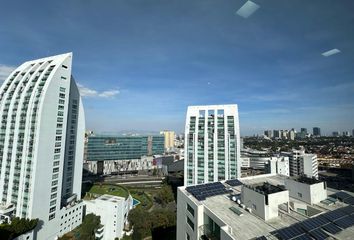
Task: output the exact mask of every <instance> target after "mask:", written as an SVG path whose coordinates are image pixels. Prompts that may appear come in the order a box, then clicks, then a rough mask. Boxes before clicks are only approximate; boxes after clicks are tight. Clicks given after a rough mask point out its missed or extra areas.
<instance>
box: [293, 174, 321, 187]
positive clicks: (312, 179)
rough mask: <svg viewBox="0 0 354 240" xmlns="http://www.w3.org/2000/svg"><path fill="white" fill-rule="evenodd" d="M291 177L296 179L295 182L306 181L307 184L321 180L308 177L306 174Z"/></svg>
mask: <svg viewBox="0 0 354 240" xmlns="http://www.w3.org/2000/svg"><path fill="white" fill-rule="evenodd" d="M292 179H293V180H295V181H297V182H301V183H306V184H309V185H312V184H316V183H320V182H322V181H320V180H317V179H316V178H308V177H306V176H300V177H296V178H292Z"/></svg>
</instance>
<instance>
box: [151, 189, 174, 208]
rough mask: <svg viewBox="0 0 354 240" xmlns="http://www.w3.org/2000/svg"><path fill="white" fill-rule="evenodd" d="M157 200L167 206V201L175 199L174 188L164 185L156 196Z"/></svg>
mask: <svg viewBox="0 0 354 240" xmlns="http://www.w3.org/2000/svg"><path fill="white" fill-rule="evenodd" d="M155 200H156V202H158V203H160V204H161V205H163V206H165V205H166V204H167V203H169V202H172V201H173V200H174V197H173V192H172V188H171V187H170V186H169V185H164V186H163V187H162V188H161V189H160V190H159V191H158V192H157V194H156V196H155Z"/></svg>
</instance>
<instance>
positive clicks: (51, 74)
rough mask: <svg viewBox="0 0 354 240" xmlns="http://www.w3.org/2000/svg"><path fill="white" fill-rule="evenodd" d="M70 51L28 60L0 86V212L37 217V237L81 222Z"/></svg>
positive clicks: (79, 127)
mask: <svg viewBox="0 0 354 240" xmlns="http://www.w3.org/2000/svg"><path fill="white" fill-rule="evenodd" d="M71 65H72V54H71V53H67V54H62V55H57V56H53V57H47V58H42V59H38V60H33V61H28V62H25V63H23V64H22V65H21V66H19V67H18V68H17V69H15V70H14V71H13V72H12V73H11V74H10V76H9V77H8V78H7V79H6V80H5V82H4V83H3V84H2V86H1V88H0V119H1V122H0V206H1V207H0V216H1V217H2V218H6V217H8V218H10V219H11V217H13V216H17V217H21V218H30V219H34V218H39V220H40V223H41V224H40V226H37V228H36V229H35V233H34V238H35V239H40V240H42V239H55V238H56V237H57V236H61V235H63V234H64V233H66V232H68V231H70V230H71V229H73V228H74V227H76V226H78V225H79V224H81V222H82V212H83V206H82V202H80V196H81V180H82V162H83V150H84V129H85V117H84V111H83V106H82V101H81V98H80V93H79V90H78V88H77V85H76V83H75V81H74V79H73V77H72V75H71Z"/></svg>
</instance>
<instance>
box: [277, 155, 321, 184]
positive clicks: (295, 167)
mask: <svg viewBox="0 0 354 240" xmlns="http://www.w3.org/2000/svg"><path fill="white" fill-rule="evenodd" d="M281 155H282V156H287V157H289V167H290V176H301V175H306V176H307V177H310V178H312V177H315V178H318V161H317V155H316V154H309V153H305V150H303V149H302V150H293V151H291V152H282V153H281Z"/></svg>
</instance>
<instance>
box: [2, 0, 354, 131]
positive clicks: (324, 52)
mask: <svg viewBox="0 0 354 240" xmlns="http://www.w3.org/2000/svg"><path fill="white" fill-rule="evenodd" d="M245 2H246V1H239V0H235V1H225V2H215V1H181V0H179V1H169V2H168V3H167V2H164V1H160V0H154V1H151V2H149V4H146V3H143V2H142V1H129V2H122V1H106V2H105V4H102V3H100V2H94V1H90V2H85V4H83V3H82V2H72V1H61V2H57V3H47V2H44V1H43V2H42V3H41V5H40V6H41V7H40V8H39V7H38V6H37V5H35V4H31V3H21V5H19V4H16V2H6V3H3V9H6V11H4V12H3V13H2V14H1V16H0V34H1V36H2V38H1V39H0V51H1V53H2V58H1V59H0V81H1V83H2V82H3V80H4V79H5V78H6V77H7V76H8V75H9V73H10V72H11V71H12V70H13V69H14V68H15V67H16V66H18V65H19V64H20V63H21V62H23V61H26V60H28V59H36V58H42V57H47V56H51V55H55V54H59V53H62V52H71V51H72V52H74V61H75V62H76V68H75V69H74V75H75V77H76V81H77V82H78V85H79V87H80V90H81V94H82V95H83V97H84V99H83V101H84V105H85V110H86V120H87V128H88V129H92V130H95V131H97V132H117V131H123V130H126V131H128V130H147V131H151V130H153V131H156V132H158V131H160V130H163V129H171V130H175V131H176V132H183V128H184V124H185V119H184V116H185V114H186V111H187V106H189V105H209V104H233V103H236V104H238V106H239V114H240V130H241V135H243V136H245V135H253V134H257V133H262V132H263V131H264V130H266V129H291V128H296V129H300V128H301V127H303V126H307V128H308V129H311V128H312V127H313V126H318V127H320V128H321V133H322V134H327V135H329V134H331V133H332V132H333V131H339V132H343V131H352V129H353V128H354V126H352V123H351V122H352V120H351V119H353V118H354V105H353V102H354V94H353V92H354V84H353V81H352V79H351V76H352V75H353V74H354V70H353V69H352V68H351V63H352V62H353V60H354V55H353V51H354V50H353V47H352V43H351V42H352V41H353V40H354V34H353V30H352V27H351V26H352V23H353V20H354V19H353V16H352V14H351V10H352V9H354V3H353V2H352V1H349V0H347V1H341V3H339V2H338V1H327V2H323V1H319V0H317V1H311V2H308V1H297V2H296V3H295V2H293V3H291V4H289V3H284V2H283V1H280V0H273V1H263V0H254V1H253V2H255V3H256V4H258V5H259V9H258V10H257V11H255V12H254V13H253V14H252V15H250V16H247V17H243V16H241V15H238V14H236V11H237V10H238V9H239V8H240V7H241V6H242V5H243V4H244V3H245ZM305 3H306V8H304V5H305ZM319 7H320V9H321V11H318V8H319ZM15 13H16V16H17V17H16V18H13V16H14V14H15ZM285 26H286V27H285ZM24 42H25V43H26V44H23V43H24ZM336 49H338V50H336Z"/></svg>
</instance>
